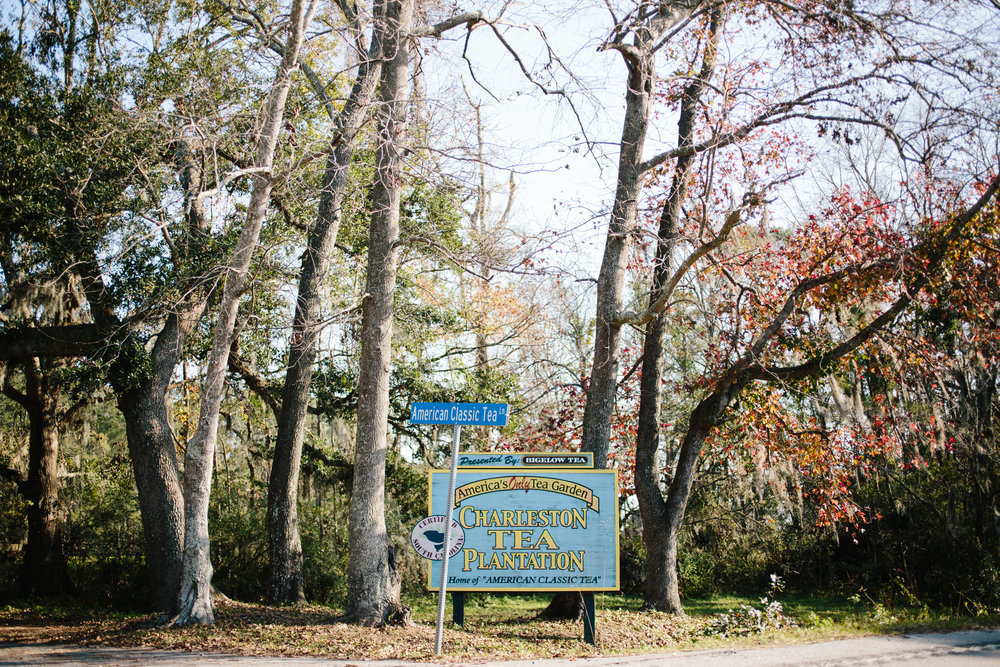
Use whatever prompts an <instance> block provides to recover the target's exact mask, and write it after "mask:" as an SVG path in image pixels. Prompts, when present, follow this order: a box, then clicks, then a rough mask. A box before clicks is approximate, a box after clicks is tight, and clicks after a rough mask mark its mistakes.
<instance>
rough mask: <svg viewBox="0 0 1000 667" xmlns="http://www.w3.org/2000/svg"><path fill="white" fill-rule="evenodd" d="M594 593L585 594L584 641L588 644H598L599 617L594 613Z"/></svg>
mask: <svg viewBox="0 0 1000 667" xmlns="http://www.w3.org/2000/svg"><path fill="white" fill-rule="evenodd" d="M594 611H595V610H594V594H593V593H584V594H583V641H585V642H587V643H588V644H591V645H594V644H597V633H596V632H595V630H596V629H597V619H596V618H595V614H594Z"/></svg>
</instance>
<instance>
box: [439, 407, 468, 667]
mask: <svg viewBox="0 0 1000 667" xmlns="http://www.w3.org/2000/svg"><path fill="white" fill-rule="evenodd" d="M461 437H462V425H461V424H455V440H454V442H452V444H451V476H450V477H448V495H447V496H446V497H445V503H446V504H447V505H448V511H447V512H445V515H444V517H445V519H444V547H442V549H443V551H444V553H443V554H442V555H441V584H440V586H439V588H438V618H437V632H436V633H435V635H434V655H441V644H442V640H443V639H444V602H445V597H446V590H447V588H448V552H450V551H451V515H452V512H453V511H454V507H455V502H454V497H455V477H456V476H457V475H458V441H459V439H460V438H461Z"/></svg>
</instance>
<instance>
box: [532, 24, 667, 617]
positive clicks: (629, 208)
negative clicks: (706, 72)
mask: <svg viewBox="0 0 1000 667" xmlns="http://www.w3.org/2000/svg"><path fill="white" fill-rule="evenodd" d="M649 37H650V35H649V34H648V32H646V31H642V32H640V33H638V34H636V36H635V43H634V45H633V46H631V47H629V48H628V49H626V50H623V51H622V54H623V55H624V57H625V64H626V66H627V67H628V88H627V90H626V92H625V121H624V125H623V126H622V137H621V143H620V146H621V151H620V153H619V156H618V184H617V187H616V190H615V201H614V204H613V206H612V208H611V221H610V223H609V225H608V237H607V240H606V241H605V246H604V257H603V259H602V260H601V271H600V274H599V275H598V279H597V316H596V330H595V332H594V363H593V368H592V370H591V373H590V385H589V387H588V388H587V403H586V405H585V406H584V409H583V434H582V437H581V441H582V442H581V445H580V449H581V451H584V452H593V453H594V467H595V468H600V469H603V468H607V466H608V452H609V450H610V446H611V421H612V419H613V417H614V414H615V394H616V392H617V390H618V367H619V364H620V362H621V328H622V324H621V322H620V321H619V316H620V314H621V311H622V307H623V304H624V295H625V265H626V263H627V260H628V251H629V246H630V245H631V242H632V234H633V233H634V231H635V221H636V211H637V204H638V201H639V192H640V190H641V188H642V173H641V171H640V164H641V162H642V149H643V145H644V144H645V141H646V130H647V129H648V127H649V111H650V107H651V103H652V99H651V98H652V87H653V79H652V76H653V54H652V51H651V50H650V46H651V45H650V41H649ZM582 615H583V598H582V597H581V596H580V595H577V594H575V593H558V594H557V595H556V596H555V597H554V598H553V599H552V602H551V603H549V605H548V607H546V608H545V609H544V610H543V611H542V612H541V613H540V614H539V616H540V617H541V618H563V619H566V620H573V619H578V618H581V617H582Z"/></svg>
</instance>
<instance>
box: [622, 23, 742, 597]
mask: <svg viewBox="0 0 1000 667" xmlns="http://www.w3.org/2000/svg"><path fill="white" fill-rule="evenodd" d="M722 25H723V17H722V13H721V11H720V10H715V12H713V16H712V23H711V31H712V37H711V40H710V41H709V43H708V44H707V45H706V49H705V53H704V55H703V57H702V67H701V71H700V73H699V75H698V77H697V78H696V79H694V80H693V81H692V82H691V83H690V84H689V85H688V86H687V87H686V88H685V89H684V94H683V97H682V98H681V109H680V116H679V118H678V121H677V146H678V148H684V147H691V146H692V145H693V143H694V130H695V126H694V121H695V114H696V113H697V110H698V100H699V98H700V97H701V95H702V93H703V92H704V91H705V88H706V86H707V84H708V81H709V78H710V77H711V75H712V71H713V69H714V67H715V47H716V44H717V43H718V39H719V35H720V34H721V31H722ZM696 157H697V156H696V154H695V153H690V154H687V155H684V156H682V157H679V158H677V164H676V165H675V167H674V176H673V179H672V182H671V185H670V191H669V193H668V195H667V201H666V202H665V203H664V205H663V212H662V213H661V215H660V229H659V231H658V241H657V247H656V258H655V260H654V265H653V278H652V281H653V284H652V287H651V289H650V303H652V302H654V301H657V300H658V299H660V298H662V297H663V296H664V294H663V292H664V290H668V289H669V284H670V282H671V278H672V275H673V272H674V262H673V259H674V252H675V250H676V246H677V242H676V239H677V234H678V226H679V224H680V218H681V213H682V210H683V205H684V199H685V197H686V196H687V191H688V183H689V181H690V177H691V172H692V170H693V168H694V164H695V159H696ZM666 329H667V313H666V311H663V312H660V313H659V314H658V315H656V317H654V318H653V319H652V320H651V321H650V322H649V324H648V325H647V326H646V335H645V338H644V340H643V348H642V375H641V379H640V381H639V417H638V431H637V433H636V449H635V486H636V489H635V490H636V499H637V500H638V502H639V513H640V516H641V517H642V537H643V541H644V542H645V544H646V582H645V601H644V606H645V607H647V608H650V609H659V610H664V611H670V612H672V613H675V614H683V613H684V610H683V609H682V608H681V604H680V597H679V594H678V585H677V533H678V531H679V528H680V523H679V521H675V517H673V516H672V515H671V514H670V513H669V512H668V511H667V506H666V504H665V503H664V501H663V495H662V493H661V491H660V469H659V466H658V465H657V463H656V460H657V452H658V451H659V445H660V412H661V407H662V404H663V400H662V392H661V387H660V382H661V379H662V377H663V369H664V365H665V361H666V350H665V349H664V341H665V334H666ZM685 504H686V500H685Z"/></svg>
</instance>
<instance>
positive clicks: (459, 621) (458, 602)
mask: <svg viewBox="0 0 1000 667" xmlns="http://www.w3.org/2000/svg"><path fill="white" fill-rule="evenodd" d="M451 624H452V625H454V626H455V627H458V626H464V625H465V593H464V592H463V591H456V592H454V593H452V594H451Z"/></svg>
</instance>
